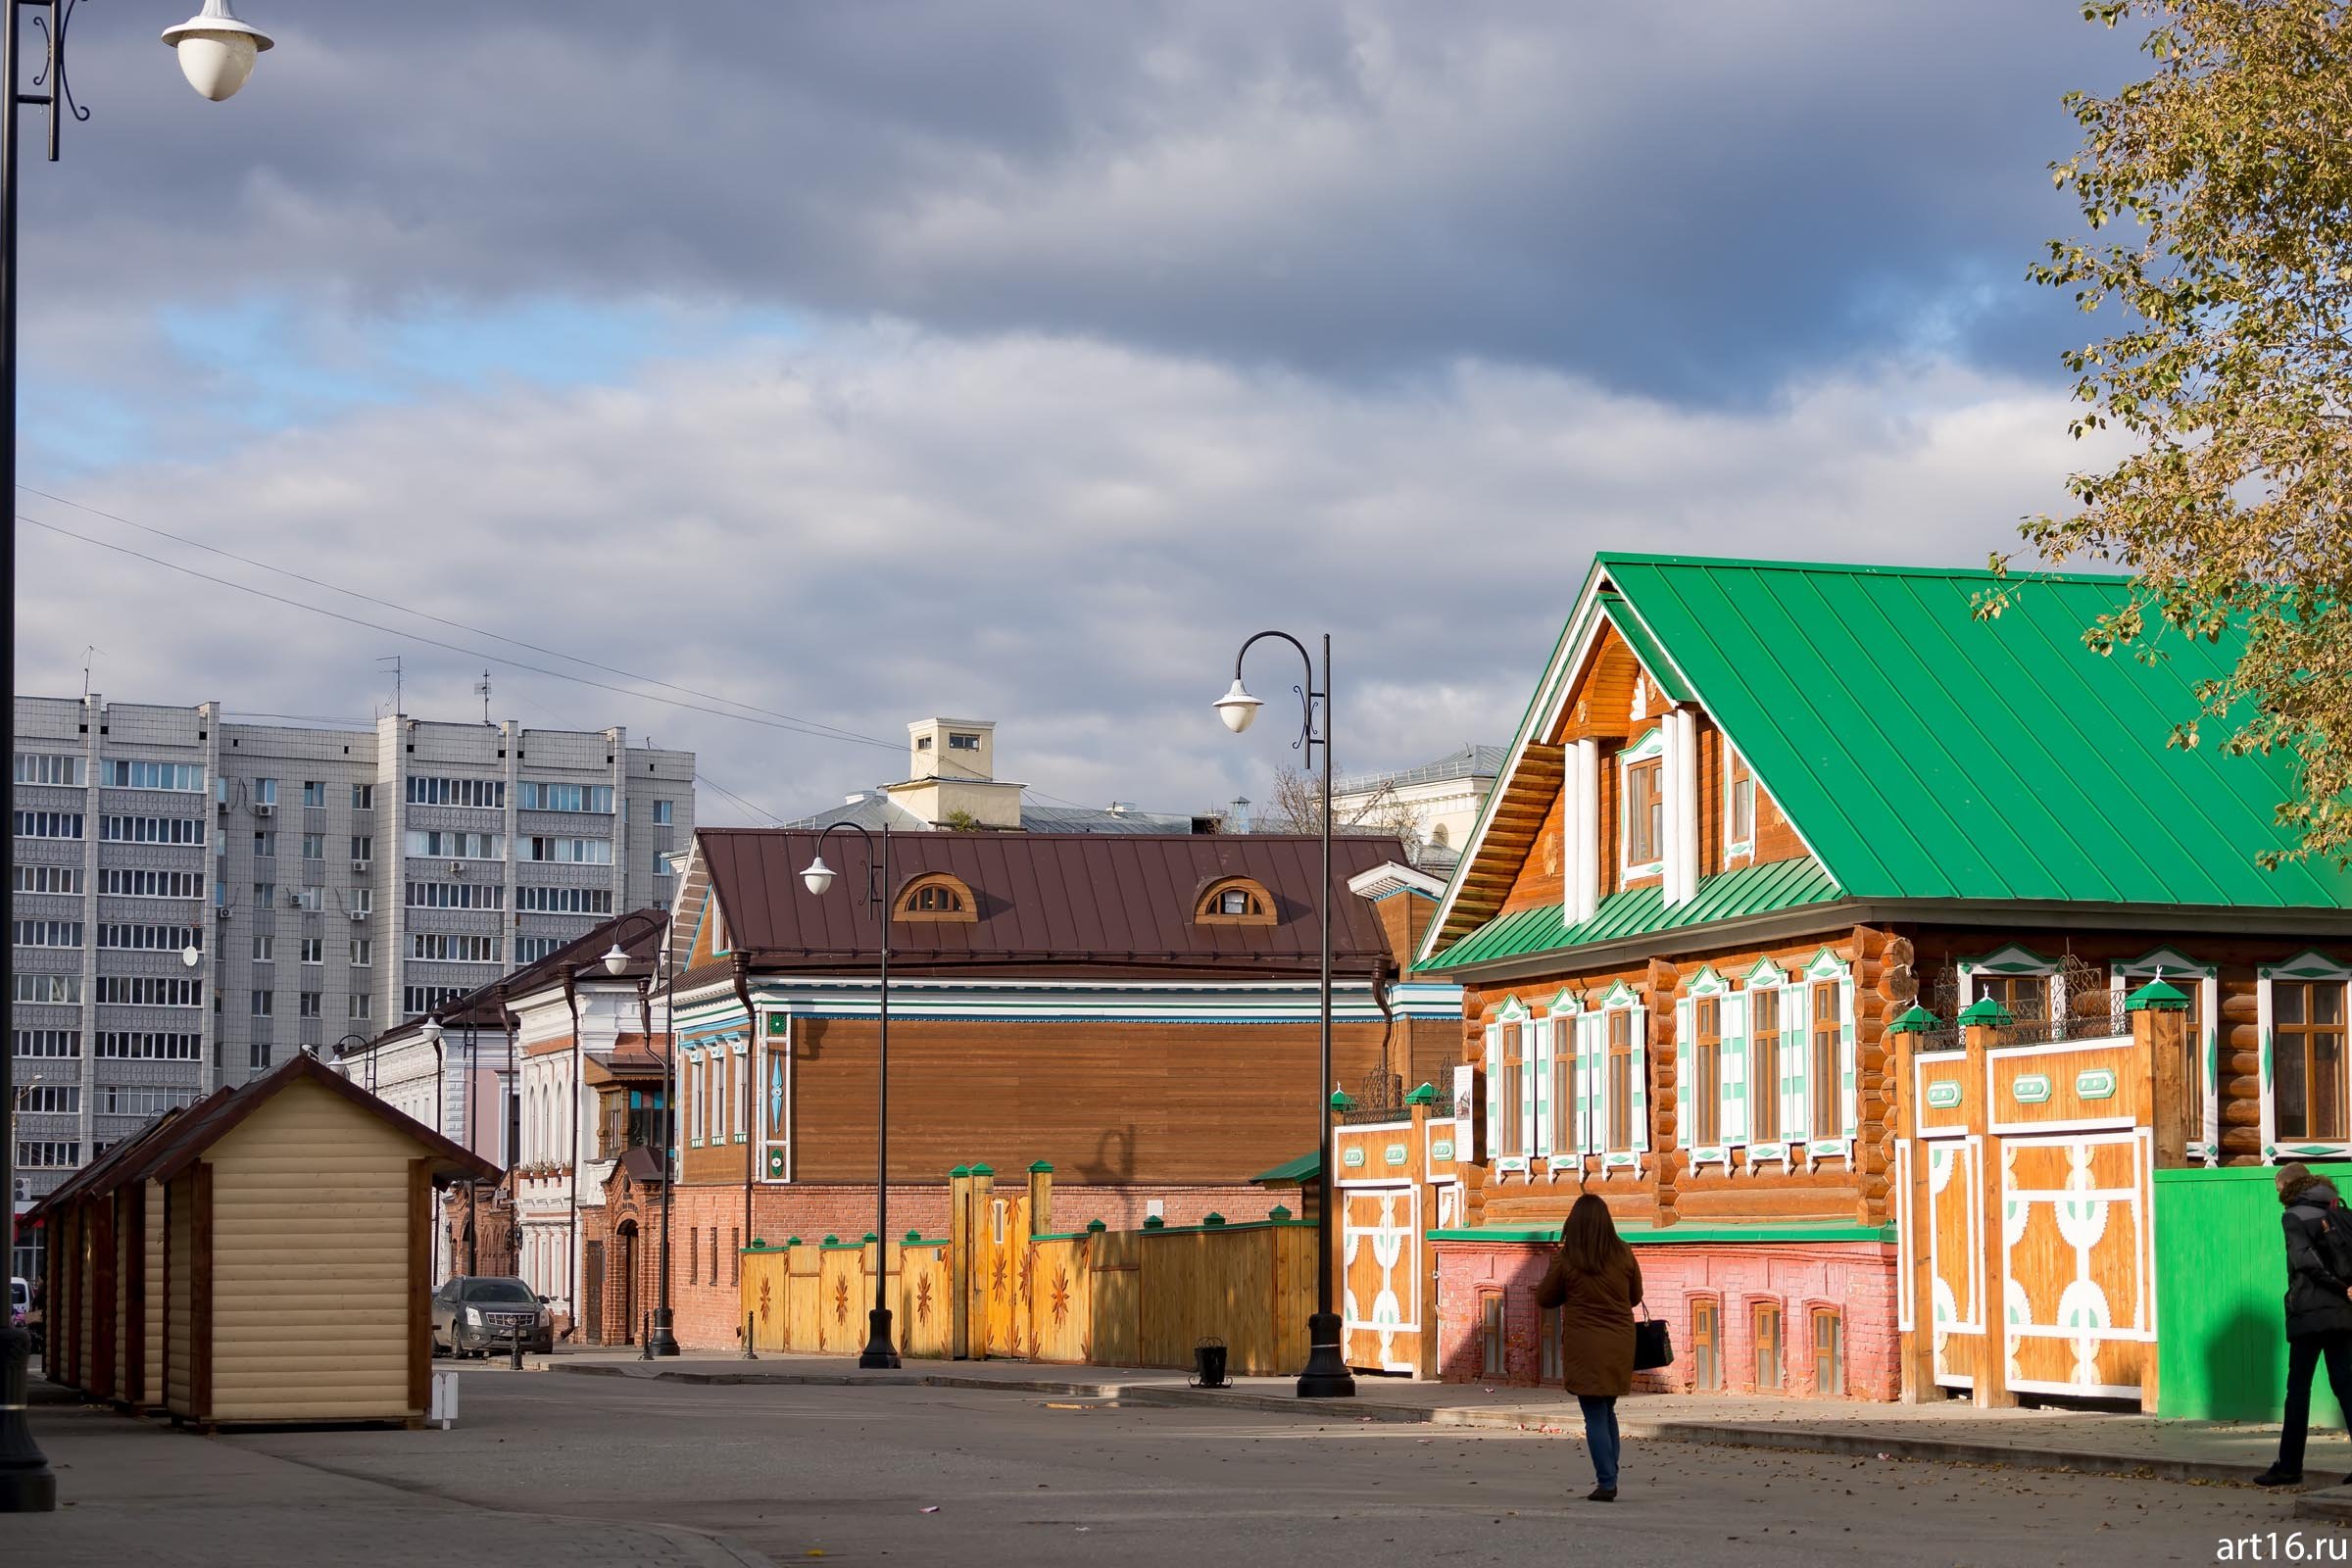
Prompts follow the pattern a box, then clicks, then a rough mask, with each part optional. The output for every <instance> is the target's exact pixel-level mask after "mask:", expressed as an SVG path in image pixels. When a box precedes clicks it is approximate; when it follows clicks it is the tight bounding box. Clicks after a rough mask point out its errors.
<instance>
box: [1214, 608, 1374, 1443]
mask: <svg viewBox="0 0 2352 1568" xmlns="http://www.w3.org/2000/svg"><path fill="white" fill-rule="evenodd" d="M1266 637H1279V638H1281V639H1282V640H1283V641H1284V642H1286V643H1289V644H1290V645H1291V646H1292V647H1293V648H1296V649H1298V650H1299V662H1301V663H1303V664H1304V665H1305V666H1306V679H1305V681H1304V683H1303V684H1302V685H1300V686H1299V687H1298V688H1297V691H1298V693H1299V703H1300V706H1301V708H1302V709H1303V714H1302V717H1301V720H1300V723H1299V738H1298V739H1297V740H1295V741H1293V742H1292V743H1291V744H1292V745H1293V746H1294V747H1298V748H1300V749H1302V750H1304V751H1305V752H1306V753H1307V754H1308V755H1309V756H1312V755H1313V754H1314V753H1315V751H1316V750H1317V749H1318V748H1319V749H1320V750H1321V751H1322V754H1323V776H1322V802H1323V823H1322V826H1323V877H1322V880H1321V881H1320V882H1319V883H1318V884H1317V885H1316V888H1315V911H1316V923H1317V924H1318V925H1320V926H1321V927H1322V939H1323V953H1322V959H1323V962H1322V986H1321V994H1322V1005H1321V1008H1320V1015H1319V1016H1320V1029H1319V1033H1320V1035H1321V1038H1322V1047H1323V1055H1322V1071H1321V1075H1320V1077H1319V1079H1318V1082H1319V1083H1323V1084H1329V1083H1332V1082H1333V1079H1332V1075H1331V634H1330V633H1329V632H1325V633H1324V634H1323V683H1322V686H1321V689H1319V690H1318V689H1317V688H1316V685H1315V662H1314V660H1313V658H1312V657H1311V656H1309V655H1308V653H1307V651H1306V645H1305V644H1304V643H1302V642H1300V641H1299V639H1298V638H1296V637H1294V636H1292V635H1291V634H1290V633H1289V632H1287V631H1261V632H1259V633H1257V634H1256V636H1253V637H1251V638H1250V640H1249V641H1248V642H1245V643H1243V644H1242V651H1241V652H1240V653H1238V654H1236V655H1234V656H1233V687H1232V689H1231V690H1230V691H1228V692H1226V694H1225V695H1224V696H1223V697H1220V698H1218V699H1217V704H1216V708H1217V716H1218V717H1219V718H1222V719H1223V720H1224V721H1225V727H1226V728H1227V729H1229V730H1232V731H1233V732H1234V733H1235V734H1236V735H1239V734H1240V733H1241V732H1242V731H1244V730H1246V729H1248V728H1249V727H1250V724H1251V722H1253V721H1254V720H1255V719H1256V717H1257V711H1258V710H1259V709H1261V708H1263V707H1265V704H1264V703H1261V702H1259V701H1258V700H1257V699H1256V698H1254V697H1252V696H1250V691H1249V688H1248V687H1246V686H1244V685H1243V684H1242V661H1243V660H1245V659H1247V658H1249V657H1250V647H1251V645H1253V644H1255V643H1256V642H1258V641H1259V640H1260V639H1262V638H1266ZM1317 703H1321V704H1322V705H1323V706H1322V711H1321V717H1322V724H1321V726H1320V729H1321V733H1319V734H1318V733H1317V728H1318V726H1317V725H1316V722H1315V720H1316V716H1317V713H1316V708H1315V705H1316V704H1317ZM1326 1093H1328V1091H1326V1090H1323V1089H1320V1088H1318V1089H1317V1090H1316V1091H1315V1121H1316V1129H1315V1132H1316V1147H1317V1149H1318V1150H1319V1151H1320V1152H1321V1162H1320V1167H1319V1170H1320V1173H1319V1175H1318V1177H1317V1180H1318V1181H1320V1182H1321V1184H1322V1189H1323V1191H1322V1201H1321V1202H1320V1203H1319V1204H1317V1205H1316V1214H1315V1311H1314V1315H1313V1316H1311V1317H1309V1318H1308V1319H1307V1320H1306V1345H1307V1351H1306V1370H1304V1371H1303V1372H1301V1373H1299V1397H1300V1398H1302V1399H1346V1398H1352V1397H1354V1395H1355V1374H1353V1373H1352V1372H1349V1371H1348V1357H1347V1356H1346V1355H1345V1354H1344V1353H1342V1350H1341V1347H1340V1315H1339V1313H1337V1312H1335V1311H1333V1310H1332V1252H1333V1248H1332V1229H1333V1226H1334V1224H1335V1223H1336V1221H1335V1218H1334V1215H1335V1211H1336V1210H1337V1208H1338V1206H1339V1185H1338V1176H1339V1169H1338V1164H1337V1161H1336V1159H1335V1157H1334V1152H1333V1149H1332V1142H1333V1140H1332V1133H1331V1109H1330V1107H1329V1106H1328V1105H1327V1104H1326V1103H1324V1099H1323V1097H1324V1095H1325V1094H1326Z"/></svg>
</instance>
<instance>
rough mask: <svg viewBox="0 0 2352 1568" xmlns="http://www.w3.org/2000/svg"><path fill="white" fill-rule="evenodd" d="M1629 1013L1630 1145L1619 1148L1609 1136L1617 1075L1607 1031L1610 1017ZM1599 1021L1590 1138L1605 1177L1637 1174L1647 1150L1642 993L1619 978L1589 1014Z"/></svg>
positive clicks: (1645, 1023)
mask: <svg viewBox="0 0 2352 1568" xmlns="http://www.w3.org/2000/svg"><path fill="white" fill-rule="evenodd" d="M1621 1012H1622V1013H1630V1014H1632V1018H1633V1021H1632V1022H1631V1023H1630V1024H1629V1025H1628V1029H1629V1030H1630V1032H1631V1037H1632V1041H1633V1053H1632V1054H1631V1055H1629V1056H1628V1057H1627V1058H1626V1060H1627V1070H1628V1071H1629V1072H1630V1073H1631V1074H1632V1077H1633V1082H1632V1083H1631V1084H1630V1085H1628V1086H1627V1090H1628V1096H1629V1099H1630V1102H1631V1103H1630V1105H1629V1107H1628V1112H1629V1114H1628V1119H1629V1121H1630V1122H1631V1124H1632V1138H1631V1144H1632V1147H1631V1148H1627V1149H1618V1148H1615V1147H1613V1146H1612V1145H1611V1142H1610V1139H1609V1103H1610V1097H1611V1095H1612V1093H1613V1092H1614V1091H1615V1089H1616V1079H1615V1075H1614V1073H1613V1072H1612V1071H1611V1070H1610V1067H1609V1031H1610V1030H1611V1029H1612V1028H1614V1027H1615V1025H1614V1024H1613V1023H1612V1022H1611V1020H1612V1019H1613V1018H1614V1017H1615V1016H1616V1015H1617V1014H1618V1013H1621ZM1592 1016H1593V1017H1594V1018H1597V1019H1598V1020H1599V1021H1600V1027H1599V1030H1598V1041H1599V1048H1600V1049H1599V1054H1598V1057H1597V1066H1598V1068H1599V1071H1598V1072H1597V1073H1596V1074H1595V1075H1594V1081H1595V1083H1596V1084H1598V1086H1599V1088H1600V1091H1601V1095H1600V1102H1599V1106H1598V1108H1597V1109H1596V1110H1595V1111H1594V1113H1593V1141H1594V1142H1595V1143H1597V1144H1599V1145H1600V1146H1601V1147H1600V1174H1601V1176H1602V1177H1603V1178H1607V1177H1609V1176H1612V1175H1614V1174H1616V1173H1617V1172H1619V1171H1630V1172H1632V1173H1633V1174H1635V1175H1637V1176H1638V1175H1640V1174H1641V1173H1642V1168H1643V1165H1644V1164H1645V1163H1646V1159H1645V1156H1646V1155H1647V1154H1648V1152H1649V1144H1650V1140H1649V1007H1648V1006H1647V1005H1646V1004H1644V1003H1643V1002H1642V993H1641V992H1640V991H1638V990H1636V989H1635V988H1634V987H1632V986H1630V985H1628V984H1626V983H1625V982H1624V981H1622V980H1620V981H1618V982H1617V983H1616V984H1615V985H1613V986H1611V987H1609V989H1608V993H1607V994H1606V995H1605V996H1603V997H1602V998H1601V999H1600V1002H1599V1003H1598V1005H1596V1006H1595V1008H1594V1009H1593V1014H1592Z"/></svg>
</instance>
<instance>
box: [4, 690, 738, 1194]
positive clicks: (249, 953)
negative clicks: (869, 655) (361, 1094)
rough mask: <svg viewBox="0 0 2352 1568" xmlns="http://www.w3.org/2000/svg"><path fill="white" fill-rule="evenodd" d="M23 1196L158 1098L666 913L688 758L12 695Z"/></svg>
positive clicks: (419, 1007)
mask: <svg viewBox="0 0 2352 1568" xmlns="http://www.w3.org/2000/svg"><path fill="white" fill-rule="evenodd" d="M16 717H17V729H16V758H15V768H16V820H15V822H14V823H13V830H14V855H13V860H14V866H13V876H14V879H15V922H16V924H15V929H14V930H13V931H12V932H11V933H10V937H11V940H12V941H13V942H14V944H15V950H16V986H15V994H14V996H13V997H12V998H11V999H10V1031H11V1037H12V1038H11V1043H10V1049H11V1050H12V1051H13V1052H14V1053H15V1055H16V1071H17V1083H18V1086H19V1096H20V1099H19V1113H18V1118H17V1143H18V1154H19V1158H18V1160H17V1176H18V1192H17V1193H16V1195H15V1197H16V1198H17V1199H18V1201H25V1200H27V1199H30V1198H34V1197H38V1196H39V1195H40V1194H42V1193H45V1192H47V1191H48V1190H49V1189H50V1188H52V1187H54V1186H55V1185H57V1183H58V1182H59V1181H61V1180H63V1179H64V1177H65V1175H66V1174H67V1172H69V1171H70V1170H72V1169H73V1167H74V1166H76V1165H79V1164H80V1163H82V1162H83V1161H85V1160H87V1159H89V1158H91V1157H92V1156H93V1155H95V1154H96V1153H97V1152H100V1151H102V1150H104V1149H105V1148H106V1147H107V1146H108V1145H109V1144H110V1143H112V1142H114V1141H115V1140H116V1139H118V1138H121V1137H123V1136H124V1135H125V1134H127V1133H129V1132H131V1131H132V1130H134V1129H136V1128H137V1127H138V1125H139V1124H140V1123H141V1122H143V1121H144V1120H146V1119H147V1118H148V1117H149V1116H152V1115H154V1114H155V1113H156V1112H157V1111H159V1110H163V1109H165V1108H168V1107H169V1106H172V1105H175V1104H186V1103H189V1102H190V1101H192V1100H194V1099H198V1098H201V1097H202V1096H203V1095H205V1094H207V1093H209V1092H210V1091H211V1090H212V1089H213V1088H215V1087H217V1086H219V1085H222V1084H237V1083H241V1082H243V1081H244V1080H245V1079H246V1078H248V1077H250V1076H252V1075H253V1074H255V1073H258V1072H261V1071H264V1070H266V1069H268V1068H269V1067H270V1065H271V1064H272V1063H274V1062H277V1061H282V1060H283V1059H285V1056H286V1054H287V1053H289V1052H293V1051H299V1050H304V1049H316V1050H318V1051H320V1052H322V1053H331V1052H332V1050H333V1048H334V1046H335V1044H336V1042H337V1041H339V1040H342V1039H343V1038H345V1037H346V1036H349V1035H358V1036H361V1037H362V1038H368V1037H372V1036H374V1035H376V1034H379V1033H381V1032H382V1031H383V1030H384V1029H385V1028H387V1027H389V1026H390V1025H391V1024H393V1023H396V1022H398V1021H399V1020H400V1019H402V1018H404V1017H408V1016H412V1015H414V1014H416V1013H418V1012H422V1011H425V1010H427V1009H428V1008H430V1007H432V1006H433V1005H436V1004H437V1003H439V1002H441V1001H443V1000H445V999H447V998H450V997H454V996H457V995H459V994H461V993H463V992H466V991H469V990H472V989H473V988H475V987H477V986H480V985H483V984H485V983H487V982H489V981H492V980H495V979H497V978H498V977H499V976H500V975H501V974H504V973H507V972H508V971H510V970H513V969H515V968H517V967H519V966H520V965H522V964H525V963H529V962H531V961H532V960H533V959H535V958H539V957H543V956H546V955H547V954H548V953H550V952H552V951H554V950H555V949H556V948H557V947H559V946H561V945H563V944H564V943H565V942H568V941H571V940H572V939H574V938H576V937H578V936H579V935H580V934H581V933H582V932H584V931H586V930H587V929H588V928H589V927H591V926H593V925H595V924H596V923H597V922H599V921H601V920H606V919H609V918H611V917H612V916H613V914H615V913H618V912H621V911H624V910H627V909H633V908H641V907H646V906H648V905H666V904H668V902H669V899H670V890H671V887H672V886H673V884H672V882H671V879H670V874H669V871H668V867H667V862H666V859H665V857H666V856H667V855H668V854H669V853H670V852H671V851H673V850H675V851H681V852H682V851H683V850H685V848H686V847H687V845H688V844H689V843H690V842H691V841H692V839H693V836H694V754H693V753H691V752H671V751H656V750H651V749H648V748H644V747H632V746H630V745H629V744H628V741H627V736H626V733H625V732H624V731H623V730H621V729H618V728H613V729H606V730H549V729H527V728H525V727H523V726H522V725H520V724H517V723H515V722H513V721H511V720H510V721H507V722H503V723H497V724H449V723H435V722H430V721H427V720H423V719H417V718H412V717H408V716H406V715H402V716H398V717H389V718H384V719H380V720H378V721H377V723H376V725H375V727H374V728H373V729H326V728H305V727H300V726H294V725H274V724H252V723H243V722H236V721H229V720H225V719H224V718H223V716H222V711H221V704H219V703H217V702H214V703H202V704H199V705H197V706H195V707H193V708H172V707H158V706H153V705H148V704H133V703H108V702H105V701H104V700H103V699H101V698H100V697H98V696H95V695H93V696H90V697H88V698H86V699H75V698H42V697H19V698H17V699H16Z"/></svg>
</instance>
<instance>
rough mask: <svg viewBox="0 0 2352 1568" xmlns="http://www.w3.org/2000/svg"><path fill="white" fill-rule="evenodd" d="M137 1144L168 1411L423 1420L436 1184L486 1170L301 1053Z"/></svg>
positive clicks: (256, 1417)
mask: <svg viewBox="0 0 2352 1568" xmlns="http://www.w3.org/2000/svg"><path fill="white" fill-rule="evenodd" d="M144 1142H145V1148H144V1149H143V1150H142V1151H141V1152H140V1153H139V1155H138V1156H137V1157H136V1158H135V1159H134V1160H129V1161H125V1162H124V1165H123V1166H120V1167H117V1170H116V1174H115V1177H114V1180H115V1182H116V1183H117V1184H118V1191H120V1192H123V1194H125V1195H128V1196H131V1197H133V1198H136V1199H141V1200H143V1199H145V1198H146V1197H147V1195H150V1194H160V1196H161V1209H162V1219H161V1225H160V1228H159V1230H160V1247H159V1248H158V1252H159V1254H160V1255H159V1258H158V1263H159V1268H158V1276H159V1278H158V1284H159V1286H160V1291H159V1293H158V1294H160V1297H161V1299H162V1303H163V1311H162V1321H161V1332H160V1334H159V1335H158V1343H157V1349H158V1351H159V1352H160V1353H159V1355H158V1360H159V1361H160V1363H161V1365H160V1384H161V1390H162V1396H163V1404H164V1408H165V1409H166V1410H167V1411H168V1412H169V1413H170V1415H171V1417H172V1422H173V1423H174V1424H175V1425H178V1424H185V1425H190V1426H193V1427H195V1428H197V1429H198V1430H200V1431H209V1430H211V1429H212V1428H214V1427H215V1426H219V1425H224V1424H229V1423H245V1422H270V1423H288V1422H295V1423H310V1422H345V1421H399V1422H404V1423H407V1424H410V1425H418V1424H421V1423H422V1421H423V1419H424V1414H425V1409H426V1405H427V1403H428V1402H429V1399H430V1396H431V1383H432V1371H431V1365H432V1363H431V1355H432V1348H431V1338H430V1326H429V1319H428V1316H427V1312H428V1306H429V1301H430V1298H431V1293H432V1257H431V1253H430V1249H429V1238H430V1236H431V1234H432V1229H431V1227H432V1210H433V1191H434V1188H435V1187H437V1186H439V1185H441V1184H444V1183H447V1182H450V1181H456V1180H463V1179H467V1178H472V1179H479V1180H485V1181H487V1180H495V1179H496V1177H497V1175H498V1171H497V1168H496V1167H495V1166H493V1165H491V1164H490V1163H489V1162H487V1161H485V1160H483V1159H481V1158H480V1157H478V1156H477V1155H474V1154H472V1153H470V1152H467V1151H466V1150H465V1149H462V1148H460V1147H459V1146H458V1145H456V1144H454V1143H452V1142H450V1141H449V1140H448V1139H446V1138H443V1137H442V1136H441V1135H439V1134H438V1133H435V1132H433V1131H432V1130H430V1129H429V1128H426V1127H424V1126H422V1125H420V1124H418V1123H417V1122H415V1121H412V1120H410V1119H409V1118H408V1117H406V1116H403V1115H401V1114H400V1113H399V1112H398V1111H395V1110H393V1109H391V1108H390V1107H389V1106H387V1105H386V1104H384V1103H383V1102H381V1101H379V1100H377V1099H375V1098H374V1097H373V1096H371V1095H369V1094H368V1092H367V1091H366V1090H364V1089H361V1088H359V1087H358V1086H356V1085H354V1084H352V1083H351V1082H350V1081H349V1080H347V1079H345V1078H343V1077H341V1076H339V1075H338V1074H336V1073H335V1072H334V1071H332V1070H331V1069H329V1068H328V1067H326V1066H324V1065H323V1064H321V1063H320V1062H319V1060H318V1059H317V1058H316V1057H313V1056H311V1055H309V1054H300V1055H296V1056H295V1057H294V1058H293V1059H292V1060H290V1061H288V1062H287V1063H286V1064H285V1065H284V1066H282V1067H279V1068H278V1069H277V1070H276V1071H274V1072H271V1073H270V1074H269V1075H268V1076H266V1077H263V1078H258V1079H255V1080H254V1081H253V1082H251V1083H249V1084H246V1085H245V1086H244V1087H243V1088H241V1089H238V1090H235V1091H234V1092H232V1093H227V1094H222V1095H219V1096H216V1097H215V1098H213V1099H212V1100H209V1101H207V1102H205V1103H203V1104H201V1105H199V1106H197V1107H195V1108H194V1109H193V1110H190V1111H188V1112H186V1113H185V1114H183V1115H182V1116H180V1117H178V1118H177V1119H175V1120H174V1121H173V1122H172V1123H171V1124H170V1125H169V1126H168V1127H166V1128H163V1129H161V1130H159V1131H158V1132H157V1134H156V1135H155V1136H154V1137H153V1138H152V1139H150V1140H145V1141H144Z"/></svg>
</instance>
